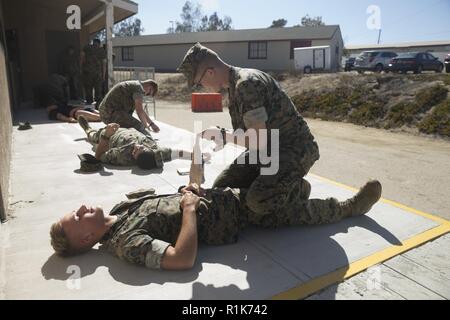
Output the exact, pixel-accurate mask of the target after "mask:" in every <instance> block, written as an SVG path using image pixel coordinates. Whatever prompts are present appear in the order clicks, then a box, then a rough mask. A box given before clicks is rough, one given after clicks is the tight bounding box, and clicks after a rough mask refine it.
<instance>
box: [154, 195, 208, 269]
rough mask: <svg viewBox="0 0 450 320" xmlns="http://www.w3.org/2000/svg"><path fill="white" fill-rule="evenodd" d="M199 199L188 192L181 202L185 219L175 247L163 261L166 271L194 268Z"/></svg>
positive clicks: (169, 250)
mask: <svg viewBox="0 0 450 320" xmlns="http://www.w3.org/2000/svg"><path fill="white" fill-rule="evenodd" d="M199 200H200V199H199V198H198V197H197V196H196V195H194V194H193V193H191V192H187V193H186V194H185V195H184V197H183V199H182V200H181V203H180V205H181V208H182V209H183V218H182V224H181V230H180V234H179V235H178V239H177V242H176V244H175V247H172V246H170V247H168V248H167V250H166V252H165V253H164V256H163V258H162V261H161V267H162V268H163V269H166V270H187V269H191V268H192V267H193V266H194V263H195V259H196V257H197V245H198V237H197V208H198V205H199Z"/></svg>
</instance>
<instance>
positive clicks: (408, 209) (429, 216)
mask: <svg viewBox="0 0 450 320" xmlns="http://www.w3.org/2000/svg"><path fill="white" fill-rule="evenodd" d="M310 175H311V176H313V177H315V178H317V179H319V180H322V181H324V182H328V183H331V184H334V185H336V186H338V187H341V188H344V189H347V190H350V191H353V192H358V191H359V190H358V189H355V188H353V187H350V186H347V185H345V184H342V183H339V182H336V181H333V180H330V179H327V178H324V177H321V176H318V175H316V174H312V173H310ZM381 202H384V203H387V204H390V205H392V206H394V207H397V208H400V209H402V210H405V211H408V212H410V213H414V214H416V215H419V216H422V217H424V218H427V219H430V220H433V221H435V222H438V223H440V224H448V225H449V226H450V221H448V220H445V219H443V218H440V217H437V216H435V215H432V214H429V213H426V212H423V211H420V210H417V209H414V208H410V207H408V206H405V205H403V204H401V203H398V202H395V201H392V200H387V199H384V198H381Z"/></svg>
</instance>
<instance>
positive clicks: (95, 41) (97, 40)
mask: <svg viewBox="0 0 450 320" xmlns="http://www.w3.org/2000/svg"><path fill="white" fill-rule="evenodd" d="M92 44H93V45H94V47H96V48H100V45H101V42H100V39H94V40H92Z"/></svg>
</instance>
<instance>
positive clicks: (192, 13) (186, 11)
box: [175, 1, 202, 32]
mask: <svg viewBox="0 0 450 320" xmlns="http://www.w3.org/2000/svg"><path fill="white" fill-rule="evenodd" d="M181 10H182V12H181V15H180V17H181V22H178V21H177V22H176V28H175V32H195V31H196V30H197V29H198V27H199V21H200V18H201V16H202V13H201V9H200V5H198V4H196V5H195V4H193V3H192V2H191V1H186V3H185V4H184V6H183V8H182V9H181Z"/></svg>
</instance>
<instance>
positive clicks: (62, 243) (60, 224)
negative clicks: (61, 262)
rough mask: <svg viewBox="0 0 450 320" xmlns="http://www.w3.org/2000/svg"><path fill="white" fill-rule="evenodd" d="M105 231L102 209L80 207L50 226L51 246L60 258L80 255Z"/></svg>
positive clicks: (97, 240)
mask: <svg viewBox="0 0 450 320" xmlns="http://www.w3.org/2000/svg"><path fill="white" fill-rule="evenodd" d="M107 229H108V227H107V219H106V218H105V216H104V214H103V209H102V208H99V207H97V208H93V207H90V208H88V207H86V206H85V205H82V206H81V207H80V208H79V209H78V210H74V211H72V212H70V213H67V214H66V215H65V216H64V217H62V218H61V219H60V220H59V221H57V222H55V223H54V224H53V225H52V226H51V228H50V239H51V245H52V247H53V249H54V250H55V252H56V253H57V254H58V255H61V256H72V255H76V254H81V253H84V252H86V251H88V250H89V249H91V248H92V247H93V246H94V245H95V244H96V243H97V242H99V241H100V240H101V238H102V237H103V235H104V234H105V233H106V231H107Z"/></svg>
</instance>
